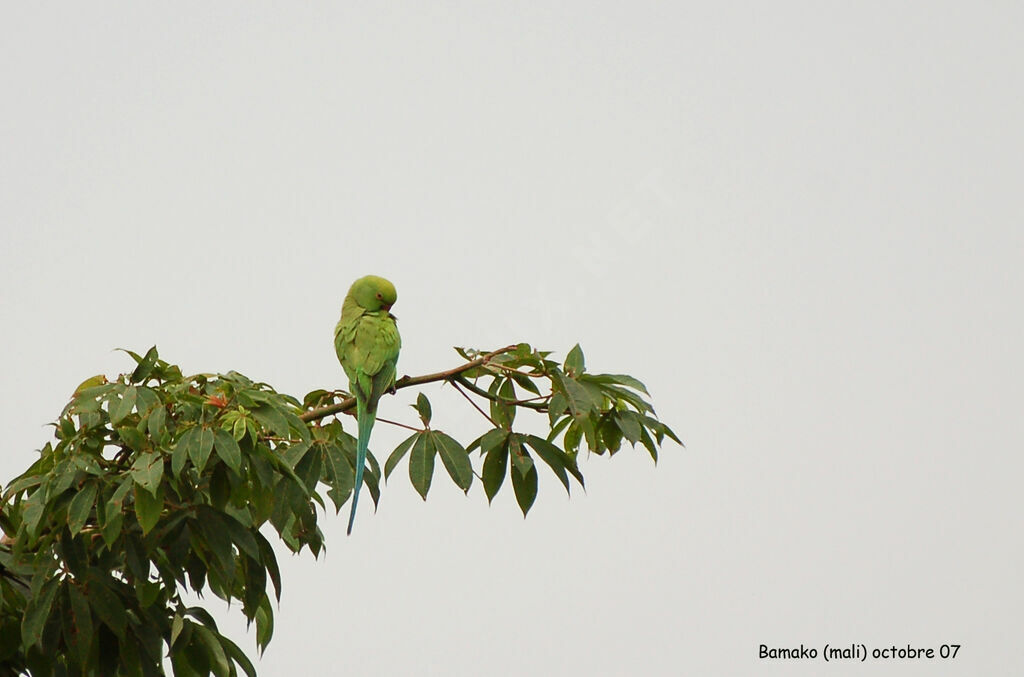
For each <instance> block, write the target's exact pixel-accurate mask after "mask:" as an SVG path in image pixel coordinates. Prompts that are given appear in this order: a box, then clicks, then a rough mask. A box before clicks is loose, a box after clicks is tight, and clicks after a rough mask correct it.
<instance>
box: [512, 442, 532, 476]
mask: <svg viewBox="0 0 1024 677" xmlns="http://www.w3.org/2000/svg"><path fill="white" fill-rule="evenodd" d="M508 441H509V451H510V452H511V456H512V466H513V467H514V468H515V469H516V472H518V473H519V475H520V476H521V477H526V475H527V473H529V472H530V469H531V468H533V459H532V458H530V454H529V453H528V452H527V451H526V450H525V449H523V444H522V442H520V441H519V435H511V436H509V440H508Z"/></svg>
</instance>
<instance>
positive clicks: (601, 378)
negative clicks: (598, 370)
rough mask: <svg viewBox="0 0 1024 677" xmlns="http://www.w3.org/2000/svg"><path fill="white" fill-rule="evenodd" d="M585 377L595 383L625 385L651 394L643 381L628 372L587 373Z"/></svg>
mask: <svg viewBox="0 0 1024 677" xmlns="http://www.w3.org/2000/svg"><path fill="white" fill-rule="evenodd" d="M585 378H586V380H587V381H592V382H594V383H600V384H617V385H623V386H626V387H627V388H632V389H633V390H639V391H640V392H642V393H643V394H645V395H650V393H649V392H647V387H646V386H645V385H644V384H643V383H641V382H640V381H638V380H637V379H635V378H633V377H632V376H628V375H626V374H587V376H586V377H585Z"/></svg>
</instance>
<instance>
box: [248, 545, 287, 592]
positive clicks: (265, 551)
mask: <svg viewBox="0 0 1024 677" xmlns="http://www.w3.org/2000/svg"><path fill="white" fill-rule="evenodd" d="M253 537H254V538H255V539H256V545H258V546H259V549H260V562H261V563H262V564H263V566H265V567H266V568H267V574H268V575H269V576H270V580H271V582H272V583H273V584H274V593H275V595H276V597H277V601H279V602H280V601H281V571H280V569H279V568H278V566H277V556H276V555H274V548H273V547H272V546H271V545H270V541H268V540H267V539H266V537H264V536H263V534H261V533H260V532H259V531H254V532H253Z"/></svg>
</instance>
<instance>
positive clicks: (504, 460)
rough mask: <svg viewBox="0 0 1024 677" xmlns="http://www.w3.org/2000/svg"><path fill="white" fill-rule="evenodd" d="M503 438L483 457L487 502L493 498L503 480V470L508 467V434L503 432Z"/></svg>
mask: <svg viewBox="0 0 1024 677" xmlns="http://www.w3.org/2000/svg"><path fill="white" fill-rule="evenodd" d="M502 432H505V431H502ZM503 439H504V440H505V441H506V442H505V443H504V444H499V445H496V446H493V447H491V449H490V451H488V452H487V456H486V458H484V469H483V482H484V492H485V493H486V494H487V502H488V504H489V503H490V502H491V501H492V500H494V497H495V496H496V495H497V493H498V490H499V489H501V484H502V482H504V481H505V471H506V469H507V468H508V443H507V440H508V435H507V434H505V435H504V438H503Z"/></svg>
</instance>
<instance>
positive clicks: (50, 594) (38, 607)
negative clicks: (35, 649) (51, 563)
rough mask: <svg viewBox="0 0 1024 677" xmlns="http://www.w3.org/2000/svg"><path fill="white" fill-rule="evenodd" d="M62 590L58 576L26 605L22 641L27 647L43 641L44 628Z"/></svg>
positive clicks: (44, 585) (22, 624)
mask: <svg viewBox="0 0 1024 677" xmlns="http://www.w3.org/2000/svg"><path fill="white" fill-rule="evenodd" d="M59 589H60V579H59V578H57V577H56V576H55V577H53V578H51V579H50V580H48V581H46V582H45V583H43V587H42V588H41V589H40V590H39V592H38V593H37V594H36V595H35V596H33V597H30V598H29V600H28V604H26V605H25V615H24V617H22V619H21V641H22V642H24V644H25V646H26V647H31V646H35V645H36V644H38V643H39V642H40V641H42V639H43V628H44V627H45V626H46V621H47V619H49V617H50V609H51V608H52V607H53V599H54V597H56V596H57V591H58V590H59Z"/></svg>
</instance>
